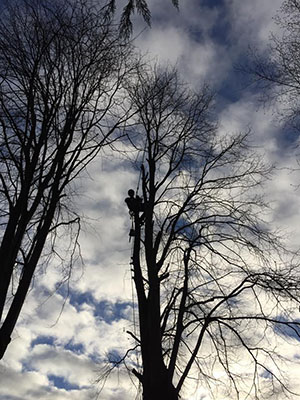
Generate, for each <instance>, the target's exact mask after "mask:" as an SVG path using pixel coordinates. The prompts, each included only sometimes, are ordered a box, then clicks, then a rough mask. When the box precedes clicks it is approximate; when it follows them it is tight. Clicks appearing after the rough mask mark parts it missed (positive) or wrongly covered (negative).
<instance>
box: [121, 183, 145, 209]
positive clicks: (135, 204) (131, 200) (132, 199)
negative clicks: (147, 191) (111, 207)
mask: <svg viewBox="0 0 300 400" xmlns="http://www.w3.org/2000/svg"><path fill="white" fill-rule="evenodd" d="M125 203H126V204H127V207H128V209H129V212H131V213H133V214H135V213H139V212H142V211H144V210H145V206H144V203H143V199H142V198H141V197H140V196H138V195H136V196H134V190H133V189H129V190H128V197H126V199H125Z"/></svg>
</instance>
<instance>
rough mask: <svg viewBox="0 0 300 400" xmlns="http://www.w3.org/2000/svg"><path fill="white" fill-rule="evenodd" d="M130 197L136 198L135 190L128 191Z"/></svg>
mask: <svg viewBox="0 0 300 400" xmlns="http://www.w3.org/2000/svg"><path fill="white" fill-rule="evenodd" d="M128 196H130V197H133V196H134V190H133V189H129V190H128Z"/></svg>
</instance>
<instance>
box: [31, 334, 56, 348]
mask: <svg viewBox="0 0 300 400" xmlns="http://www.w3.org/2000/svg"><path fill="white" fill-rule="evenodd" d="M54 342H55V337H53V336H38V337H36V338H35V339H34V340H32V342H31V343H30V347H31V348H33V347H34V346H36V345H37V344H48V345H50V346H54Z"/></svg>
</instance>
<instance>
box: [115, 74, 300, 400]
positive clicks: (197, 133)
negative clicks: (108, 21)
mask: <svg viewBox="0 0 300 400" xmlns="http://www.w3.org/2000/svg"><path fill="white" fill-rule="evenodd" d="M128 90H129V98H130V100H131V102H132V107H134V108H135V109H136V110H137V117H136V124H137V127H136V132H137V134H136V137H134V136H132V135H131V136H130V139H131V143H132V145H133V146H134V147H135V149H136V151H138V152H140V158H142V159H144V162H143V163H142V165H141V184H140V186H141V192H140V193H136V194H135V196H133V193H132V192H131V193H130V197H129V198H128V199H127V201H126V202H127V204H128V206H129V209H130V214H131V216H132V218H133V220H134V230H131V232H130V234H131V236H133V239H134V240H133V253H132V254H133V255H132V260H131V263H132V269H133V279H134V284H135V289H136V294H137V303H138V305H137V307H138V327H139V328H138V329H139V333H138V332H135V331H134V330H133V331H130V332H128V333H129V335H130V336H131V337H132V338H133V339H134V341H135V343H136V346H137V347H135V348H134V349H135V352H136V351H137V348H138V349H139V350H140V355H141V360H142V361H141V365H140V366H139V367H137V364H136V361H135V360H133V359H132V362H131V363H130V362H129V364H128V361H127V367H130V365H131V368H132V372H133V374H134V375H135V376H136V377H137V378H138V380H139V381H140V383H141V385H142V388H143V398H144V399H145V400H150V399H165V400H166V399H172V400H174V399H178V398H179V397H180V394H184V385H185V383H188V381H189V379H191V380H192V379H197V381H198V382H199V385H202V386H203V387H208V388H209V387H212V386H213V387H214V389H213V391H214V390H217V389H218V390H220V391H222V390H224V392H223V396H224V393H225V392H226V393H229V392H231V390H233V392H235V395H236V397H237V398H249V396H250V397H251V398H253V399H258V398H259V399H263V398H265V397H267V394H268V393H270V391H271V393H272V394H273V395H274V394H275V393H276V392H277V390H279V389H278V387H279V388H280V390H282V391H283V392H284V393H285V394H287V395H288V394H289V393H290V389H289V388H288V386H287V385H286V383H285V380H284V376H283V375H284V374H283V372H282V371H281V370H280V365H281V364H280V360H281V358H282V357H283V356H284V355H283V354H280V349H279V352H276V349H275V347H276V345H275V344H276V338H277V337H278V332H279V330H280V329H281V330H282V331H283V332H284V333H285V334H286V335H287V336H288V335H290V336H292V335H294V336H296V337H298V339H300V330H299V329H300V324H299V322H298V321H297V320H295V318H293V312H294V311H295V307H296V308H297V309H298V306H299V303H300V297H299V294H300V293H299V288H300V286H299V278H300V275H299V272H300V271H299V267H298V266H297V265H296V264H295V265H294V264H293V263H292V262H288V263H285V260H284V254H286V253H285V251H284V248H283V247H282V245H281V243H280V241H279V239H278V238H277V237H276V236H275V235H273V234H272V233H271V232H270V230H269V228H268V227H267V226H266V223H265V222H264V220H263V215H264V211H266V205H265V204H264V201H263V199H262V197H261V196H259V194H258V193H259V191H258V187H259V186H260V185H261V184H262V182H264V180H265V179H266V178H267V177H268V176H269V174H270V168H268V167H266V166H265V165H264V164H263V162H262V160H261V157H260V156H259V155H255V153H254V152H253V151H252V150H251V147H250V146H249V144H248V139H247V135H246V134H245V135H244V134H240V135H233V136H230V135H228V134H222V133H221V132H220V131H219V130H218V129H217V126H216V124H215V123H214V122H213V120H212V116H211V107H212V96H211V94H210V91H209V90H208V88H206V87H204V88H203V90H202V91H201V92H200V93H193V92H192V91H191V90H189V89H188V88H187V87H186V86H185V85H183V84H182V83H181V82H180V80H179V78H178V76H177V74H176V72H174V71H167V72H163V71H160V69H159V68H157V69H156V70H155V71H154V72H149V71H148V72H145V71H144V72H142V73H140V75H139V77H138V79H137V82H136V84H133V85H132V86H131V87H130V88H129V89H128ZM143 153H144V156H143V155H142V154H143ZM137 196H138V197H137ZM121 361H123V360H117V361H115V362H113V361H111V365H112V366H113V364H118V365H119V364H120V362H121ZM241 365H242V366H243V367H242V366H241ZM245 368H246V372H245V373H244V372H243V369H244V370H245ZM266 376H267V378H266ZM249 379H250V383H249ZM223 396H222V397H223ZM230 396H231V397H230V398H232V394H230Z"/></svg>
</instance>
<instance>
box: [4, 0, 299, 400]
mask: <svg viewBox="0 0 300 400" xmlns="http://www.w3.org/2000/svg"><path fill="white" fill-rule="evenodd" d="M281 4H282V1H281V0H251V1H246V0H213V1H211V0H186V1H184V0H181V1H180V10H179V11H177V10H176V9H175V8H174V7H173V6H172V4H171V1H167V0H165V1H163V2H162V1H161V0H152V1H150V2H149V5H150V9H151V11H152V26H151V29H150V28H148V27H147V26H145V24H144V23H143V21H142V20H141V19H140V18H137V19H134V24H135V31H134V35H135V36H136V39H135V44H136V46H137V47H138V48H140V49H141V51H142V52H147V54H148V57H149V59H150V60H151V61H149V62H153V63H154V62H159V63H161V64H165V65H176V67H177V68H178V70H179V72H180V74H181V75H182V77H183V79H184V80H185V81H186V82H188V83H189V84H190V85H191V87H193V88H195V89H197V88H200V87H201V85H202V84H203V83H204V82H206V83H208V84H209V85H210V87H211V88H212V90H213V91H214V92H215V93H216V95H215V109H216V115H217V117H218V120H219V126H220V129H222V130H223V131H224V132H228V133H237V132H243V131H247V130H248V129H251V132H252V140H253V143H254V144H255V145H256V146H257V148H258V151H261V152H262V154H264V157H265V159H266V161H268V162H270V163H274V164H276V166H277V170H276V172H275V174H274V178H273V179H272V181H270V182H268V184H267V185H266V187H265V196H266V199H269V200H270V201H271V200H272V206H271V211H270V215H269V216H268V219H269V221H270V223H271V224H273V225H274V226H276V227H278V228H279V229H280V230H281V231H282V232H284V233H285V234H286V235H287V237H288V241H289V244H290V246H292V247H293V248H295V249H296V248H297V246H298V240H297V238H298V237H299V234H300V213H299V210H300V193H299V190H298V189H297V185H298V184H299V182H300V176H299V175H300V172H299V171H294V169H295V167H296V166H297V161H296V156H297V149H296V148H295V143H296V140H297V138H293V139H291V136H290V135H289V133H288V132H287V131H286V129H284V128H282V125H281V121H280V120H279V118H278V116H277V115H278V113H277V112H276V111H274V109H271V108H268V107H267V106H265V107H263V106H262V104H261V102H260V93H258V92H257V91H256V90H255V88H254V87H253V86H251V85H250V86H249V77H247V76H245V75H243V74H241V73H239V72H238V71H237V68H236V66H237V65H239V64H240V63H243V61H244V60H245V57H246V55H247V52H248V50H249V46H252V47H255V48H257V49H259V50H260V51H262V52H263V51H264V50H265V49H266V48H267V45H268V40H269V37H270V34H271V32H273V33H275V34H276V33H278V34H279V33H280V32H279V27H278V26H277V25H276V24H275V23H274V20H273V16H274V15H275V13H276V11H277V10H278V9H279V8H280V6H281ZM137 179H138V176H137V172H136V171H135V170H133V169H132V170H131V169H129V168H128V167H127V168H124V164H123V163H122V161H121V159H120V158H119V157H116V156H114V157H111V156H110V155H109V154H104V155H102V157H101V158H100V159H97V160H95V161H94V162H93V163H92V164H91V165H90V168H89V171H88V175H86V176H82V177H81V178H79V179H78V182H77V183H76V185H77V188H78V197H77V199H76V204H77V208H78V210H80V211H81V212H82V213H83V214H84V215H85V217H86V218H85V222H84V224H83V227H82V232H81V236H80V244H81V251H82V257H83V263H80V262H78V263H77V264H76V265H75V266H74V268H73V271H72V275H71V278H70V281H69V285H66V284H60V282H61V280H62V278H61V277H62V275H63V274H65V273H66V271H65V266H63V265H61V264H60V262H59V260H58V259H54V260H53V261H52V262H51V264H50V265H49V266H48V267H47V269H45V268H40V269H39V271H38V273H37V275H36V277H35V279H34V283H33V285H32V289H31V291H30V293H29V295H28V298H27V301H26V304H25V306H24V308H23V312H22V314H21V317H20V320H19V322H18V324H17V327H16V330H15V332H14V335H13V338H12V342H11V344H10V345H9V348H8V351H7V353H6V355H5V357H4V359H3V360H2V362H1V363H0V400H21V399H22V400H24V399H26V400H40V399H49V400H67V399H72V400H77V399H80V400H82V399H84V400H88V399H95V398H96V397H97V395H98V398H99V399H102V400H117V399H122V400H133V399H135V398H136V390H137V386H136V385H137V382H136V380H134V378H133V381H131V379H130V377H129V376H128V374H127V373H126V372H124V371H123V370H122V369H120V370H119V371H116V373H115V374H113V375H112V376H111V378H110V379H108V380H107V381H106V384H105V386H104V387H103V388H102V385H101V383H97V378H98V377H99V376H100V375H101V373H102V372H103V369H102V368H103V362H104V360H106V359H107V358H115V359H117V358H118V357H120V355H121V354H123V353H124V351H126V349H127V348H128V343H129V338H128V335H127V334H126V330H127V329H129V328H130V329H132V313H133V307H132V304H133V301H134V297H133V292H132V286H131V272H130V265H129V261H130V252H131V245H130V243H129V241H128V231H129V229H130V220H129V216H128V212H127V209H126V206H125V204H124V198H125V197H126V194H127V190H128V189H129V188H130V187H136V184H137ZM290 339H291V340H296V339H295V338H290ZM283 349H284V351H286V352H287V354H288V355H289V356H290V357H294V358H295V359H300V347H299V348H298V350H297V351H296V352H295V353H293V352H290V353H288V352H289V351H290V350H287V349H286V348H285V347H283ZM299 374H300V365H299V366H297V365H296V366H295V369H294V370H293V371H290V380H291V382H292V384H293V385H294V387H297V386H298V389H299V392H300V386H299V384H298V383H297V375H298V376H299ZM100 390H101V393H99V391H100ZM187 396H188V397H186V399H191V400H200V399H201V400H212V397H210V396H211V395H210V394H209V393H206V392H203V391H201V390H200V389H199V391H193V392H191V393H188V394H187ZM278 399H279V400H281V399H280V397H278ZM216 400H226V399H224V398H222V399H221V398H219V399H218V398H216Z"/></svg>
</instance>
